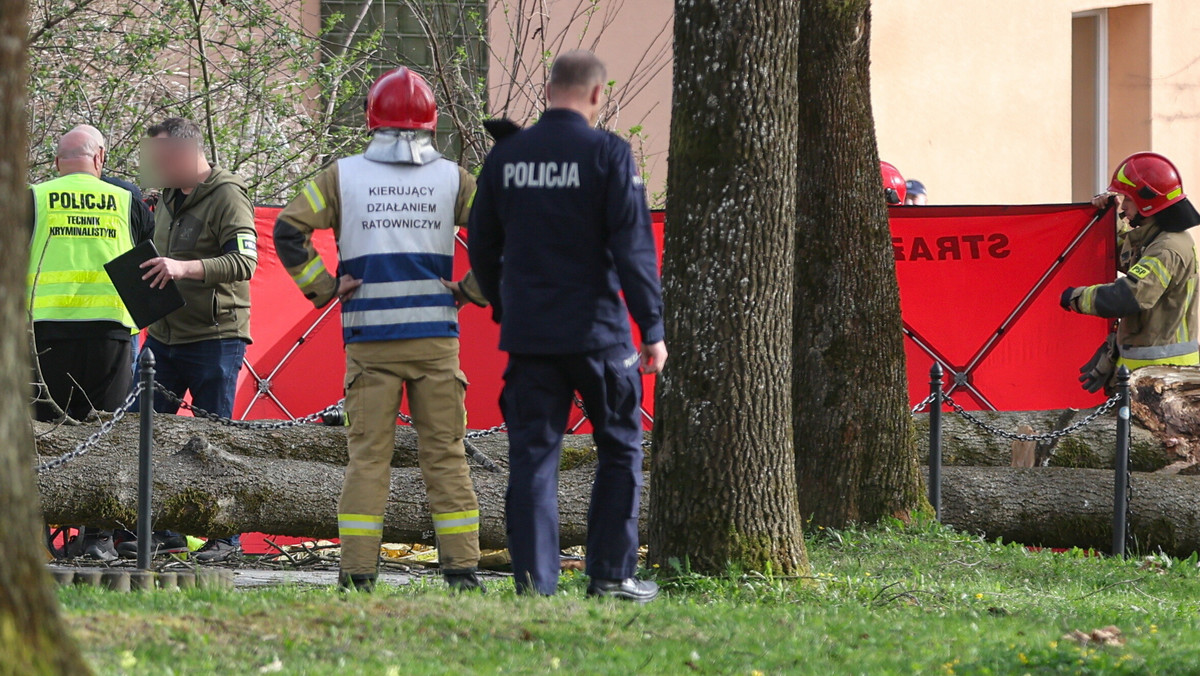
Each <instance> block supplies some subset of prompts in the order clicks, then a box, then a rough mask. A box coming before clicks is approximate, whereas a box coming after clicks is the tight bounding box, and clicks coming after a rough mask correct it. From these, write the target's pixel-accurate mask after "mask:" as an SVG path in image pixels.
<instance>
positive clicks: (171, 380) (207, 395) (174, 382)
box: [145, 337, 246, 418]
mask: <svg viewBox="0 0 1200 676" xmlns="http://www.w3.org/2000/svg"><path fill="white" fill-rule="evenodd" d="M145 347H146V348H148V349H149V350H150V351H151V352H153V353H154V360H155V367H154V368H155V371H156V373H155V379H156V380H157V381H158V382H159V383H161V384H162V385H163V387H165V388H167V389H168V390H170V391H171V392H174V393H175V396H177V397H182V396H183V395H184V394H185V393H187V392H191V394H192V403H193V404H195V405H196V407H197V408H202V409H204V410H205V411H208V412H209V413H216V414H217V415H219V416H224V417H226V418H231V417H233V399H234V394H235V392H236V390H237V379H238V372H239V371H241V369H242V358H243V357H244V356H246V343H245V341H243V340H241V339H240V338H224V339H219V340H202V341H200V342H198V343H185V344H183V345H164V344H163V343H161V342H159V341H157V340H155V339H153V338H150V337H147V338H146V345H145ZM154 412H155V413H178V412H179V405H178V404H176V403H174V402H172V401H170V400H168V399H167V398H166V397H164V396H163V395H162V393H160V392H155V393H154Z"/></svg>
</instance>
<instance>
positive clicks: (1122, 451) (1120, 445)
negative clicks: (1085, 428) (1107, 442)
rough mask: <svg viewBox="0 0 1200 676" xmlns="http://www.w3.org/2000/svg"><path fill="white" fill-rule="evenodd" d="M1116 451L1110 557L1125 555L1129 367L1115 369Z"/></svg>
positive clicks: (1127, 505) (1127, 486)
mask: <svg viewBox="0 0 1200 676" xmlns="http://www.w3.org/2000/svg"><path fill="white" fill-rule="evenodd" d="M1117 398H1118V406H1119V407H1118V409H1117V452H1116V456H1115V457H1114V459H1113V536H1112V537H1113V539H1112V543H1113V545H1112V553H1113V556H1125V555H1126V554H1127V551H1126V546H1125V545H1126V540H1127V538H1128V535H1129V369H1128V368H1126V367H1125V366H1124V365H1122V366H1121V368H1120V369H1119V370H1118V371H1117Z"/></svg>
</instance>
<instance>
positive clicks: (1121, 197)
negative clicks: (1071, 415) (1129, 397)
mask: <svg viewBox="0 0 1200 676" xmlns="http://www.w3.org/2000/svg"><path fill="white" fill-rule="evenodd" d="M1093 203H1094V204H1095V205H1096V207H1097V208H1104V207H1107V206H1109V205H1115V206H1116V207H1117V208H1118V209H1119V210H1120V216H1121V220H1122V221H1123V222H1122V223H1121V224H1119V227H1120V231H1121V237H1120V240H1121V253H1120V268H1121V271H1122V272H1123V273H1124V274H1123V275H1122V276H1121V277H1120V278H1119V279H1117V280H1116V281H1114V282H1111V283H1108V284H1097V285H1094V286H1083V287H1071V288H1068V289H1066V290H1064V291H1063V293H1062V297H1061V301H1060V302H1061V304H1062V306H1063V308H1064V309H1066V310H1069V311H1073V312H1080V313H1083V314H1088V315H1095V316H1098V317H1106V318H1111V319H1117V320H1118V322H1117V329H1116V331H1115V332H1114V333H1113V334H1111V335H1110V336H1109V338H1108V340H1107V341H1106V342H1105V344H1104V345H1102V346H1101V347H1100V349H1099V350H1097V351H1096V355H1095V356H1094V357H1092V359H1091V361H1089V362H1088V363H1087V364H1085V365H1084V366H1083V367H1082V368H1081V369H1080V373H1081V374H1082V375H1081V376H1080V377H1079V380H1080V382H1081V383H1083V386H1084V388H1086V389H1087V390H1089V391H1091V392H1095V391H1097V390H1099V389H1100V388H1102V387H1105V386H1106V385H1107V384H1108V383H1109V381H1110V380H1111V378H1112V375H1113V373H1114V372H1115V371H1116V368H1117V367H1118V366H1121V365H1123V366H1126V367H1128V368H1129V370H1131V371H1132V370H1134V369H1138V368H1141V367H1143V366H1150V365H1152V364H1175V365H1194V364H1200V346H1198V345H1197V334H1196V319H1197V313H1196V250H1195V242H1194V241H1193V240H1192V237H1191V235H1189V234H1188V233H1187V230H1188V229H1189V228H1191V227H1192V226H1195V225H1197V224H1200V213H1197V211H1196V209H1195V208H1194V207H1193V206H1192V203H1191V201H1189V200H1188V198H1187V195H1186V194H1185V193H1184V191H1183V180H1182V179H1181V178H1180V176H1179V170H1178V169H1176V168H1175V165H1174V164H1172V163H1171V161H1170V160H1168V159H1167V158H1165V157H1163V156H1162V155H1159V154H1157V153H1150V152H1140V153H1134V154H1133V155H1130V156H1129V157H1127V158H1125V159H1124V160H1122V161H1121V163H1120V164H1119V165H1117V169H1116V171H1114V172H1113V178H1112V182H1111V183H1110V184H1109V186H1108V191H1107V192H1104V193H1101V194H1099V195H1097V196H1096V197H1095V199H1094V200H1093Z"/></svg>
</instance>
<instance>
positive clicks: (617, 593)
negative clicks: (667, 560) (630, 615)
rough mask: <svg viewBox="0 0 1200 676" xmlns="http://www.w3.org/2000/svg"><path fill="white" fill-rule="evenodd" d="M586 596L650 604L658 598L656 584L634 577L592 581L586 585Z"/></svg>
mask: <svg viewBox="0 0 1200 676" xmlns="http://www.w3.org/2000/svg"><path fill="white" fill-rule="evenodd" d="M587 595H588V596H600V597H606V598H614V599H621V600H622V601H633V602H634V603H650V602H651V601H653V600H654V599H656V598H658V584H657V583H655V582H651V581H649V580H639V579H637V578H636V577H630V578H626V579H624V580H592V581H591V583H590V584H589V585H588V590H587Z"/></svg>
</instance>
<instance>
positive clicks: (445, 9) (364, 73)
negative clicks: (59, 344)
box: [28, 0, 669, 203]
mask: <svg viewBox="0 0 1200 676" xmlns="http://www.w3.org/2000/svg"><path fill="white" fill-rule="evenodd" d="M586 4H587V6H586V7H585V8H584V9H583V10H582V11H580V12H575V13H573V14H571V18H570V19H569V20H568V21H566V23H565V26H564V27H563V28H562V30H561V31H560V32H559V33H557V34H553V35H547V34H546V33H545V31H544V30H543V31H541V32H538V31H536V27H537V25H538V24H539V23H540V22H545V21H548V17H547V16H546V15H545V13H546V12H548V11H549V10H548V9H547V8H546V7H545V6H544V5H543V4H542V3H539V2H536V0H503V1H502V2H499V3H495V6H493V7H489V4H488V3H486V2H484V1H483V0H456V1H455V2H438V3H430V2H423V1H422V0H398V1H397V2H396V3H391V4H387V5H384V4H382V3H371V2H367V3H366V4H360V3H357V2H354V1H353V0H347V1H344V2H342V1H331V0H321V2H320V3H319V6H320V8H321V9H320V14H319V17H313V16H312V9H313V7H312V6H310V5H306V4H305V3H303V2H302V0H218V1H216V2H214V1H213V0H138V1H137V2H133V3H128V4H117V5H114V4H112V3H103V2H99V1H98V0H46V1H45V2H41V3H36V4H35V5H33V6H32V7H31V15H30V18H29V30H30V51H29V132H30V136H29V138H30V148H29V158H28V159H29V179H30V181H41V180H45V179H47V178H50V177H51V176H52V175H53V173H54V162H53V160H54V145H55V143H56V142H57V139H58V137H59V136H60V135H61V134H63V133H64V132H66V131H67V130H68V129H70V128H71V127H72V126H74V125H76V124H80V123H87V124H92V125H94V126H96V127H98V128H99V129H100V130H101V131H102V132H104V133H105V135H106V136H107V138H108V145H109V156H108V171H109V173H112V174H115V175H118V176H123V177H125V178H128V179H131V180H135V181H136V179H137V176H138V159H137V158H138V143H139V140H140V138H141V137H142V136H143V135H144V133H145V130H146V128H147V127H149V126H150V125H152V124H154V123H156V122H158V121H161V120H162V119H163V118H166V117H170V116H181V117H189V118H191V119H194V120H195V121H196V122H198V123H199V124H200V125H201V127H202V128H204V129H205V130H206V132H207V136H208V138H207V146H208V152H209V155H210V159H214V160H216V162H217V163H219V164H220V165H221V166H224V167H226V168H228V169H231V170H233V171H234V172H236V173H238V174H239V175H241V176H242V178H244V179H245V180H246V182H247V183H248V185H249V186H250V191H251V198H252V199H253V200H255V201H256V202H258V203H281V202H285V201H288V200H290V199H291V198H292V197H293V196H294V195H295V192H296V186H297V185H298V184H299V183H301V182H302V181H304V180H306V179H307V178H309V177H310V176H312V175H313V174H314V173H316V171H317V170H318V169H320V168H321V167H322V166H323V165H324V164H325V163H327V162H328V161H330V160H331V159H333V158H336V157H340V156H344V155H348V154H353V153H356V152H360V151H361V150H362V148H363V145H364V144H365V141H366V139H367V135H366V132H365V130H364V128H363V125H362V105H363V101H364V98H365V94H366V90H367V88H368V87H369V86H370V84H371V82H373V81H374V79H375V78H376V77H377V76H378V75H380V74H381V73H383V72H384V71H386V70H389V69H391V68H395V67H397V66H407V67H410V68H413V69H414V70H416V71H418V72H420V73H421V74H423V75H424V76H425V77H426V79H427V80H429V82H430V84H431V85H432V86H433V88H434V92H435V95H436V96H437V98H438V102H439V107H440V113H441V115H440V117H441V120H442V123H441V125H440V126H439V145H440V147H441V148H442V150H443V152H444V153H445V154H446V155H447V156H448V157H452V158H456V159H457V160H458V161H459V163H460V164H462V165H463V166H465V167H467V168H469V169H472V170H477V169H478V167H479V165H480V164H481V163H482V162H483V158H484V157H485V156H486V154H487V151H488V150H489V149H490V148H491V139H490V138H489V137H488V135H487V134H486V133H485V132H484V130H483V128H482V125H481V122H482V121H483V120H484V119H486V118H487V117H489V116H492V115H495V116H508V117H511V118H513V119H514V120H515V121H517V122H518V123H520V124H526V123H528V122H530V121H531V120H533V119H536V117H537V115H538V114H539V112H540V110H541V107H542V85H543V84H544V82H545V77H546V75H547V73H548V71H549V67H550V63H551V61H552V60H553V57H554V55H555V54H556V53H558V52H560V51H563V50H565V49H569V48H572V47H578V46H583V45H584V41H585V40H586V41H587V42H588V43H592V42H594V41H596V40H599V38H600V37H601V35H602V34H603V32H604V29H605V28H606V27H607V26H608V24H609V22H610V20H611V17H609V16H607V15H604V14H602V15H601V16H600V18H599V19H598V20H597V21H596V23H595V24H594V25H593V24H592V22H591V19H592V18H593V16H595V15H596V14H597V11H598V10H599V9H600V7H601V3H599V2H598V1H597V0H588V2H587V3H586ZM605 9H606V11H609V12H611V11H615V10H614V9H613V8H611V7H606V8H605ZM630 10H631V11H632V6H630ZM556 11H567V12H570V11H571V10H570V9H566V10H556ZM497 12H498V14H497ZM493 14H495V16H497V17H498V23H496V24H493V25H492V28H493V29H495V28H496V27H497V26H498V27H499V30H501V31H504V32H506V33H507V34H508V37H509V38H510V39H511V41H512V42H513V44H514V48H513V49H514V51H513V52H512V53H511V54H505V55H495V56H497V57H501V56H503V58H500V59H498V60H497V61H496V63H497V64H498V65H499V67H500V70H499V71H498V72H496V73H493V74H491V77H489V73H488V67H489V62H490V61H491V58H490V57H492V56H493V55H494V54H493V51H492V49H491V47H490V46H489V45H488V43H487V35H488V30H489V16H490V15H493ZM316 19H319V20H318V21H317V25H315V26H306V25H302V21H311V20H316ZM400 23H404V24H406V25H412V26H417V27H418V28H416V29H415V30H416V31H417V33H416V34H413V35H408V34H404V35H401V34H400V33H399V32H398V31H399V29H398V28H397V25H398V24H400ZM409 30H413V29H409ZM664 30H665V29H664ZM576 33H577V36H578V37H577V41H576V44H569V43H570V42H571V40H569V39H568V38H567V36H568V34H572V35H573V34H576ZM418 43H419V44H420V46H421V47H422V49H420V50H416V51H419V52H420V53H422V54H424V53H428V54H429V55H430V56H429V59H425V58H424V57H421V58H415V57H413V55H412V53H411V52H413V50H412V49H410V48H411V47H413V46H414V45H416V44H418ZM667 46H669V31H666V32H665V33H664V34H663V35H660V36H659V38H656V40H655V42H654V44H653V45H650V46H648V47H647V56H646V57H645V58H644V60H643V62H642V63H641V64H640V66H639V68H637V69H635V71H634V72H632V73H630V77H629V81H628V82H624V83H622V84H621V86H617V83H616V82H612V83H610V89H612V90H613V91H612V100H611V102H610V106H609V108H610V109H609V110H608V111H606V113H605V114H603V115H602V120H601V121H602V124H610V123H612V124H615V118H616V114H617V111H619V110H620V107H621V106H622V105H623V104H625V103H626V102H628V101H629V100H631V99H632V98H633V97H635V96H637V95H638V94H639V93H640V92H641V88H642V87H644V82H645V80H646V79H647V78H648V77H651V76H652V75H653V74H654V73H656V72H658V71H661V70H662V69H663V68H665V67H666V65H667V64H668V63H669V58H667V57H668V54H669V50H668V49H667ZM650 49H653V50H654V51H653V52H651V51H649V50H650ZM489 82H490V89H489ZM489 99H490V100H489ZM493 102H495V103H494V104H493Z"/></svg>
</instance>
